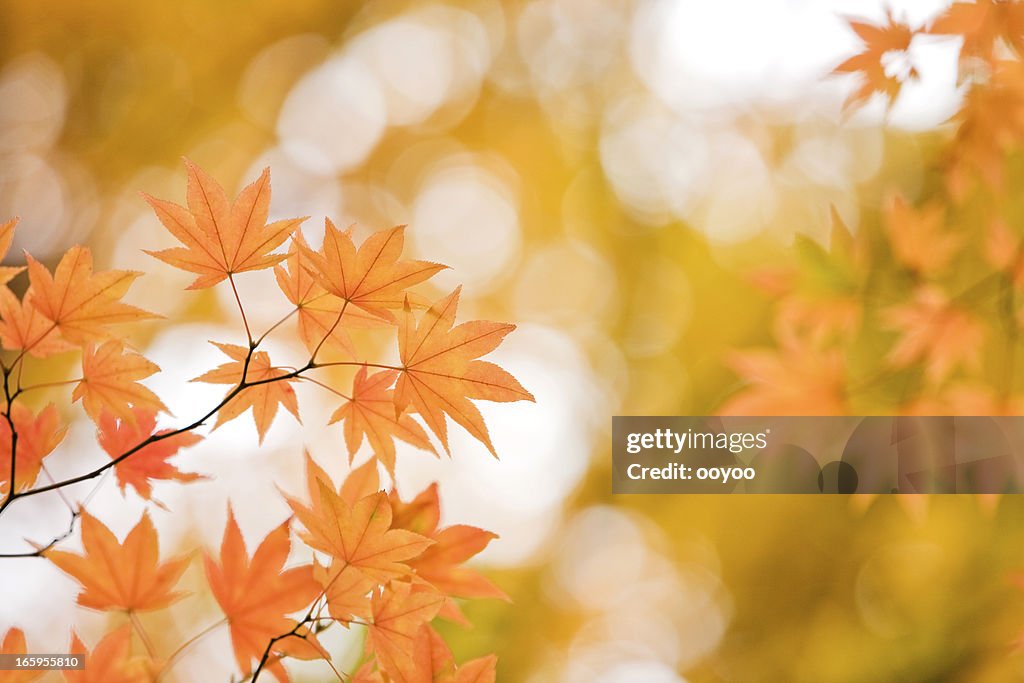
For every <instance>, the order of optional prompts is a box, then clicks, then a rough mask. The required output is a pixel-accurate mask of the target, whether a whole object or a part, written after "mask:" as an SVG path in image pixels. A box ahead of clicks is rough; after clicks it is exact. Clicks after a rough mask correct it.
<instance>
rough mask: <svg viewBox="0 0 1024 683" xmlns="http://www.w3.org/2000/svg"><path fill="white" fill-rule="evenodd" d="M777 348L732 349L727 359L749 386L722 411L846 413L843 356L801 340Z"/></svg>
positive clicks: (791, 340) (791, 413)
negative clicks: (738, 350) (816, 347)
mask: <svg viewBox="0 0 1024 683" xmlns="http://www.w3.org/2000/svg"><path fill="white" fill-rule="evenodd" d="M784 341H785V343H784V344H783V346H782V348H780V349H778V350H768V349H750V350H747V351H741V352H735V353H732V354H731V355H730V357H729V359H728V363H729V365H730V366H732V368H733V369H734V370H735V371H736V373H737V374H738V375H739V376H740V377H741V378H742V379H743V380H745V381H746V382H748V383H749V386H748V387H747V388H745V389H743V390H742V391H740V392H739V393H738V394H737V395H736V396H734V397H732V398H731V399H729V400H728V401H727V402H726V403H725V404H724V405H722V406H721V407H720V408H719V409H718V411H717V413H718V414H719V415H846V414H847V413H848V412H849V407H848V404H847V398H846V395H845V386H846V374H845V371H844V364H843V358H842V355H841V354H840V353H839V352H838V351H836V350H834V349H832V350H819V349H813V348H808V347H807V346H806V345H805V343H804V342H802V341H800V340H797V339H790V340H784Z"/></svg>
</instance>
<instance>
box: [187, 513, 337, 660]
mask: <svg viewBox="0 0 1024 683" xmlns="http://www.w3.org/2000/svg"><path fill="white" fill-rule="evenodd" d="M290 550H291V539H290V538H289V533H288V522H285V523H283V524H281V525H280V526H278V527H277V528H276V529H274V530H273V531H271V532H270V533H269V534H267V536H266V538H264V539H263V541H262V542H261V543H260V545H259V547H257V548H256V552H254V553H253V555H252V559H251V560H250V559H249V554H248V551H246V548H245V540H244V539H243V538H242V532H241V531H240V530H239V528H238V523H237V522H236V521H235V515H234V512H233V511H232V510H231V508H230V507H228V521H227V526H226V527H225V528H224V538H223V540H222V541H221V546H220V563H219V564H218V563H217V562H215V561H214V560H213V558H211V557H210V556H209V555H207V556H206V558H205V565H206V578H207V581H208V582H209V584H210V590H211V591H212V592H213V596H214V598H216V600H217V604H219V605H220V607H221V609H222V610H223V611H224V616H225V617H227V620H228V625H229V627H230V630H231V643H232V646H233V647H234V652H235V660H236V661H237V662H238V667H239V669H240V670H241V671H242V673H243V675H248V674H249V672H250V670H251V668H252V661H253V660H254V659H260V658H261V657H262V656H263V653H264V651H265V650H266V648H267V644H268V643H269V642H270V640H271V639H272V638H275V637H277V636H281V635H284V634H286V633H288V632H290V631H291V630H292V629H293V628H295V625H296V622H295V621H294V620H293V619H290V618H288V617H287V616H286V615H288V614H291V613H292V612H296V611H298V610H301V609H303V608H305V607H306V606H308V605H309V604H310V603H311V602H312V601H313V600H314V599H316V597H317V596H318V595H319V594H320V585H319V584H317V582H316V581H314V580H313V567H312V566H311V565H303V566H301V567H292V568H291V569H287V570H285V569H283V568H284V563H285V560H287V559H288V553H289V551H290ZM305 635H306V637H307V638H310V639H312V642H314V643H315V638H314V637H313V636H312V634H305ZM294 639H296V640H297V639H299V637H298V636H296V637H295V638H294ZM289 640H293V638H284V639H281V640H279V641H278V643H277V645H279V646H280V648H284V644H285V643H287V642H288V641H289ZM277 645H275V647H277ZM315 647H319V644H316V646H315ZM319 653H320V654H319V655H318V656H323V650H322V648H321V649H320V650H319ZM289 654H291V655H292V656H295V653H289ZM270 670H271V671H272V672H274V673H275V674H276V675H278V678H279V679H281V680H286V676H283V673H284V670H283V668H281V667H280V664H279V663H278V662H274V663H273V664H272V665H271V667H270Z"/></svg>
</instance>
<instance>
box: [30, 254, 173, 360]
mask: <svg viewBox="0 0 1024 683" xmlns="http://www.w3.org/2000/svg"><path fill="white" fill-rule="evenodd" d="M26 258H27V259H28V277H29V281H30V282H31V283H32V284H31V288H32V295H31V297H30V301H31V302H32V305H33V306H35V307H36V309H37V310H38V311H39V312H40V313H42V314H43V316H44V317H45V318H47V319H48V320H49V321H50V323H51V324H52V325H54V326H56V327H57V328H58V329H59V330H60V333H61V334H62V335H63V336H64V338H65V339H67V340H68V341H70V342H73V343H75V344H79V345H84V344H85V343H87V342H90V341H101V340H103V339H106V338H107V337H109V336H110V335H109V332H108V330H107V327H108V326H110V325H115V324H119V323H128V322H135V321H138V320H145V319H147V318H155V317H156V316H154V315H153V314H152V313H148V312H146V311H144V310H142V309H141V308H136V307H135V306H129V305H128V304H125V303H121V301H120V299H121V297H122V296H124V295H125V292H127V291H128V287H129V286H131V284H132V282H133V281H134V280H135V278H137V277H138V276H139V275H141V273H138V272H135V271H129V270H104V271H101V272H99V273H94V272H93V269H92V252H91V251H89V249H88V248H87V247H80V246H76V247H71V249H68V251H67V253H65V254H64V256H63V257H61V259H60V263H58V264H57V268H56V269H55V270H54V272H53V274H52V275H51V274H50V271H49V270H47V268H46V266H44V265H43V264H42V263H40V262H39V261H36V260H35V259H34V258H32V256H31V255H26Z"/></svg>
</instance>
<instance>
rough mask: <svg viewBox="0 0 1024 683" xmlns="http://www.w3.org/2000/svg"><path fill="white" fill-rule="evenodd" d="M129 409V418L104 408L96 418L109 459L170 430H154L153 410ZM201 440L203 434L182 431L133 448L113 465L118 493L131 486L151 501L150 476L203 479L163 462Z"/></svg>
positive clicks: (180, 479) (102, 444) (179, 479)
mask: <svg viewBox="0 0 1024 683" xmlns="http://www.w3.org/2000/svg"><path fill="white" fill-rule="evenodd" d="M132 412H133V414H134V416H135V417H134V420H132V421H129V420H118V419H117V418H115V417H114V416H113V415H111V414H110V413H109V412H106V411H104V412H103V415H102V416H101V417H100V420H99V423H98V424H97V426H98V427H99V430H98V431H97V434H96V438H97V440H98V441H99V444H100V446H102V447H103V450H105V451H106V452H107V454H109V455H110V457H111V458H114V459H116V458H118V457H119V456H121V455H122V454H124V453H127V452H128V451H129V450H131V449H132V448H135V447H136V446H138V445H139V444H140V443H142V442H143V441H145V440H146V439H148V438H149V437H151V436H154V435H161V434H166V433H168V432H171V431H173V430H170V429H161V430H160V431H155V430H156V411H153V410H146V409H144V408H135V409H134V410H133V411H132ZM202 440H203V437H201V436H199V435H198V434H193V433H192V432H183V433H181V434H175V435H174V436H169V437H167V438H164V439H161V440H159V441H155V442H153V443H151V444H149V445H147V446H145V447H143V448H141V449H139V450H137V451H135V452H134V453H132V455H131V456H130V457H128V458H125V459H124V460H122V461H121V462H119V463H117V464H116V465H114V473H115V474H116V475H117V483H118V486H120V487H121V493H124V490H125V487H126V486H131V487H132V488H134V489H135V491H136V492H137V493H138V494H139V495H140V496H142V497H143V498H145V499H146V500H151V497H152V494H153V487H152V485H151V484H150V482H151V481H152V480H154V479H166V480H169V481H180V482H183V483H187V482H190V481H196V480H198V479H205V478H206V477H203V476H202V475H200V474H196V473H195V472H181V471H180V470H178V468H176V467H175V466H174V465H172V464H171V463H169V462H167V459H168V458H171V457H173V456H174V455H176V454H177V452H178V451H179V450H181V449H182V448H187V447H189V446H194V445H195V444H197V443H199V442H200V441H202Z"/></svg>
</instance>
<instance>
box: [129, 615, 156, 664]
mask: <svg viewBox="0 0 1024 683" xmlns="http://www.w3.org/2000/svg"><path fill="white" fill-rule="evenodd" d="M128 618H129V619H130V620H131V622H132V627H133V628H134V629H135V632H136V633H138V634H139V640H141V641H142V645H143V646H144V647H145V648H146V653H147V654H148V655H149V658H150V659H152V660H155V659H156V648H154V647H153V641H152V639H150V637H149V634H148V633H146V629H145V628H144V627H143V626H142V621H141V620H140V619H139V615H138V614H136V612H135V610H132V609H130V610H128Z"/></svg>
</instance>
